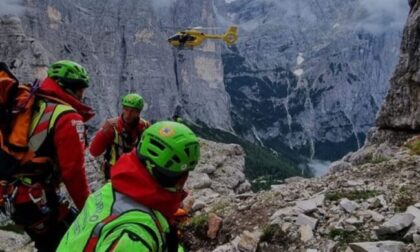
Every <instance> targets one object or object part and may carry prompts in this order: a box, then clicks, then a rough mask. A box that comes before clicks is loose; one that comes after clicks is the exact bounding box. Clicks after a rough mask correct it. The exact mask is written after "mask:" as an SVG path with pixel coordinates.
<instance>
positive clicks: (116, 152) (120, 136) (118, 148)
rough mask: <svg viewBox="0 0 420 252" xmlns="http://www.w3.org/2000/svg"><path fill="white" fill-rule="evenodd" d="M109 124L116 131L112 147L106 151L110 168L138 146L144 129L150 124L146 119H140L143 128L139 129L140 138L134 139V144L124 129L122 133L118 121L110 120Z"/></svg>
mask: <svg viewBox="0 0 420 252" xmlns="http://www.w3.org/2000/svg"><path fill="white" fill-rule="evenodd" d="M108 122H109V123H110V124H111V125H112V127H113V130H114V140H113V142H112V146H111V147H110V148H109V149H108V150H107V151H106V153H105V159H106V160H107V161H108V164H109V165H110V166H113V165H115V163H116V162H117V160H118V158H119V157H120V156H121V155H122V154H123V153H127V152H129V151H131V150H132V149H133V148H134V147H136V146H137V144H138V142H139V139H140V136H141V133H142V132H143V129H144V128H145V127H147V125H148V122H147V121H145V120H144V119H140V125H141V128H139V129H138V133H139V134H138V137H137V139H134V141H132V143H129V142H130V141H129V137H130V136H129V135H128V134H127V133H126V132H125V131H124V129H123V130H122V131H121V132H120V131H119V130H118V127H117V122H116V121H111V120H108Z"/></svg>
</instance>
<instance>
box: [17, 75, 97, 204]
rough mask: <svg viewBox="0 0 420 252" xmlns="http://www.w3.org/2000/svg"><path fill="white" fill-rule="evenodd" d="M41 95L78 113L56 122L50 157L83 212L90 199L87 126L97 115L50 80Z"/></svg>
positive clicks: (64, 115)
mask: <svg viewBox="0 0 420 252" xmlns="http://www.w3.org/2000/svg"><path fill="white" fill-rule="evenodd" d="M39 94H40V96H44V97H51V98H50V99H48V98H46V99H47V100H50V101H51V102H54V103H61V104H66V105H69V106H71V107H73V108H74V109H75V110H76V111H77V112H70V113H65V114H63V115H62V116H60V117H59V118H58V119H57V121H56V123H55V126H54V131H53V132H54V136H53V143H54V148H53V149H52V150H51V151H50V153H48V154H47V155H48V156H49V157H53V158H54V157H55V161H56V164H57V165H58V167H59V169H60V172H61V174H60V175H61V178H62V182H64V184H65V186H66V188H67V190H68V192H69V193H70V196H71V198H72V199H73V201H74V203H75V204H76V206H77V207H78V208H79V209H82V208H83V205H84V204H85V201H86V199H87V197H88V196H89V187H88V183H87V179H86V172H85V165H84V149H85V141H84V122H85V121H87V120H89V119H90V118H91V117H92V116H93V115H94V113H93V111H92V109H91V108H90V107H88V106H86V105H84V104H82V103H81V102H80V101H79V100H77V99H76V98H74V97H73V96H71V95H69V94H68V93H66V92H65V91H64V90H63V89H62V88H61V87H60V86H59V85H58V84H57V83H56V82H55V81H54V80H52V79H50V78H47V79H45V81H44V82H43V83H42V84H41V87H40V89H39ZM57 99H59V100H57ZM19 190H21V189H19ZM22 190H24V189H22ZM22 194H23V192H22Z"/></svg>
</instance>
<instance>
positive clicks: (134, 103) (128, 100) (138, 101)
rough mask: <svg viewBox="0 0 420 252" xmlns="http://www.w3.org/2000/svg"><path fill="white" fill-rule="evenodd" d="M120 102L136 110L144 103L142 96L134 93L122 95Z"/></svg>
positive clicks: (140, 108)
mask: <svg viewBox="0 0 420 252" xmlns="http://www.w3.org/2000/svg"><path fill="white" fill-rule="evenodd" d="M121 103H122V105H123V106H124V107H129V108H134V109H137V110H142V109H143V105H144V101H143V97H141V96H140V95H139V94H135V93H132V94H128V95H126V96H124V97H123V98H122V101H121Z"/></svg>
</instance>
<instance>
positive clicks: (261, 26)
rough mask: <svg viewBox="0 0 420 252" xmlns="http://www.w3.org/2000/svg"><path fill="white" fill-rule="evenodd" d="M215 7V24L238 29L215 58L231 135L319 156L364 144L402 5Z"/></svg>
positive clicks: (394, 54)
mask: <svg viewBox="0 0 420 252" xmlns="http://www.w3.org/2000/svg"><path fill="white" fill-rule="evenodd" d="M214 3H215V4H214V9H215V12H216V13H217V16H218V18H219V20H220V22H222V23H224V24H226V23H237V24H239V26H240V32H241V34H240V36H239V42H238V43H237V46H236V47H232V48H229V49H228V50H226V51H224V55H223V59H224V67H225V85H226V89H227V91H228V92H229V94H230V96H231V99H232V117H233V121H234V129H235V130H236V131H237V132H238V133H239V134H241V135H243V136H246V137H247V138H248V139H253V140H254V141H260V142H262V143H263V144H265V145H266V146H270V147H272V148H274V149H280V146H282V145H283V146H284V145H285V146H288V147H289V148H292V149H294V150H297V151H299V152H300V153H303V154H304V155H306V156H308V157H311V158H317V159H323V160H335V159H337V158H340V157H342V156H343V155H345V154H346V153H347V152H348V151H350V150H355V149H357V148H360V147H361V146H362V145H363V143H364V140H365V137H366V132H367V131H368V129H369V128H370V127H371V126H372V125H373V124H374V119H375V115H376V113H377V111H378V109H379V107H380V105H381V104H382V101H383V98H384V96H385V94H386V92H387V90H388V88H389V82H388V80H389V78H390V77H391V74H392V72H393V70H394V67H395V64H396V62H397V59H398V53H399V45H400V41H401V34H402V29H403V24H404V21H405V18H406V17H407V13H408V5H407V3H406V1H389V2H384V3H382V2H381V1H358V0H352V1H340V2H337V1H317V0H303V1H294V0H287V1H282V2H281V3H280V2H278V1H270V0H269V1H266V0H264V1H258V0H257V1H254V0H234V1H224V0H218V1H214ZM385 27H386V28H385Z"/></svg>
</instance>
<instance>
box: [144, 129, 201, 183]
mask: <svg viewBox="0 0 420 252" xmlns="http://www.w3.org/2000/svg"><path fill="white" fill-rule="evenodd" d="M137 152H138V155H139V157H140V159H142V160H144V161H146V166H147V169H148V170H149V172H150V173H151V174H152V175H153V176H154V177H155V179H156V180H157V181H158V182H159V183H160V184H161V185H163V186H164V187H169V186H174V184H176V182H177V180H178V179H179V178H180V177H182V176H183V175H186V174H187V173H188V171H191V170H194V168H195V166H196V165H197V162H198V159H199V157H200V144H199V143H198V138H197V136H196V135H195V134H194V133H193V132H192V131H191V130H190V129H189V128H188V127H187V126H185V125H184V124H182V123H177V122H171V121H162V122H157V123H155V124H153V125H152V126H150V127H149V128H147V129H146V130H145V131H144V132H143V135H142V138H141V140H140V142H139V145H138V147H137Z"/></svg>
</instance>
